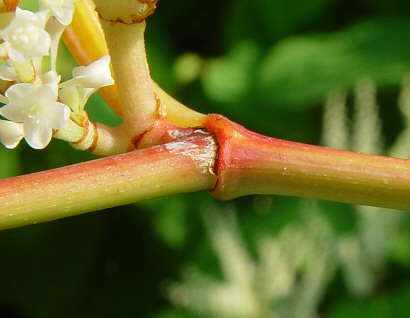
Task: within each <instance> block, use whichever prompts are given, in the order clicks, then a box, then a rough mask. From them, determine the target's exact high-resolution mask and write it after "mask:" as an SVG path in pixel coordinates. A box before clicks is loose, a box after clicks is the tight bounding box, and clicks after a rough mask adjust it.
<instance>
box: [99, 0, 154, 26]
mask: <svg viewBox="0 0 410 318" xmlns="http://www.w3.org/2000/svg"><path fill="white" fill-rule="evenodd" d="M94 2H95V5H96V11H97V12H98V14H99V15H100V16H101V17H102V19H104V20H106V21H116V22H122V23H126V24H132V23H139V22H142V21H144V20H145V19H146V18H147V17H148V16H150V15H151V14H152V13H154V11H155V8H156V3H157V2H158V0H117V1H106V0H95V1H94Z"/></svg>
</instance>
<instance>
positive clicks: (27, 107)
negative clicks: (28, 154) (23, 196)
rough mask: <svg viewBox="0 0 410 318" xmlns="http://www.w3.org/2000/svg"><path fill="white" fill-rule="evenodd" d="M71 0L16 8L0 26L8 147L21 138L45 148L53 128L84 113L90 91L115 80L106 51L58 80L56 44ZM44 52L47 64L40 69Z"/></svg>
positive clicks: (3, 137) (3, 133)
mask: <svg viewBox="0 0 410 318" xmlns="http://www.w3.org/2000/svg"><path fill="white" fill-rule="evenodd" d="M75 2H76V0H40V1H39V7H40V11H39V12H35V13H34V12H31V11H27V10H22V9H20V8H19V7H17V8H16V11H15V13H14V15H13V16H12V18H11V19H10V21H9V23H8V24H7V25H6V26H5V27H3V28H2V29H1V30H0V59H1V61H0V80H1V82H2V86H3V87H7V89H6V90H5V91H4V94H0V103H1V104H3V105H2V106H0V115H1V116H2V117H3V119H1V118H0V141H1V142H2V143H3V144H4V145H5V146H6V147H7V148H15V147H16V146H17V145H18V143H19V142H20V140H21V139H23V138H24V139H25V140H26V142H27V143H28V144H29V145H30V146H31V147H33V148H35V149H42V148H44V147H46V146H47V145H48V143H49V142H50V140H51V138H52V135H53V132H55V131H57V130H60V129H64V127H66V125H67V123H68V121H70V120H71V121H74V122H76V123H77V124H78V123H79V122H78V119H79V118H84V114H85V113H84V106H85V104H86V102H87V100H88V98H89V97H90V96H91V94H93V93H94V92H96V91H97V90H98V89H99V88H100V87H103V86H108V85H112V84H113V83H114V80H113V78H112V77H111V73H110V67H109V64H110V58H109V56H104V57H102V58H100V59H99V60H97V61H95V62H94V63H92V64H90V65H88V66H80V67H76V68H74V69H73V72H72V74H73V78H72V79H70V80H68V81H66V82H62V83H60V80H61V76H60V75H59V74H57V72H56V59H57V47H58V43H59V41H60V37H61V34H62V32H63V30H64V28H65V27H66V26H67V25H69V24H70V23H71V20H72V17H73V12H74V3H75ZM46 56H50V61H51V63H50V65H51V66H50V69H49V70H46V71H45V72H44V70H43V58H44V57H46Z"/></svg>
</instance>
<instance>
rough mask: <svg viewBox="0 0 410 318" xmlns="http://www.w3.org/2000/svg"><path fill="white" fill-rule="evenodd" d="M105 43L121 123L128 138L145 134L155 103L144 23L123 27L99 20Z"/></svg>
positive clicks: (152, 119) (122, 24) (115, 23)
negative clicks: (147, 57)
mask: <svg viewBox="0 0 410 318" xmlns="http://www.w3.org/2000/svg"><path fill="white" fill-rule="evenodd" d="M100 21H101V25H102V27H103V29H104V34H105V39H106V41H107V46H108V51H109V52H110V55H111V63H112V66H113V69H114V78H115V83H116V85H117V87H118V92H119V97H120V101H121V108H122V111H123V114H122V115H123V120H124V124H125V125H126V127H127V129H128V130H129V132H130V134H131V136H138V135H139V134H141V133H143V132H145V131H147V130H149V129H150V128H151V127H152V125H153V123H154V120H155V118H156V112H157V102H156V98H155V93H154V88H153V85H152V80H151V76H150V73H149V69H148V64H147V59H146V56H145V41H144V31H145V22H141V23H136V24H124V23H120V22H111V21H104V20H102V19H100Z"/></svg>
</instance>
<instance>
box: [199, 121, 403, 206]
mask: <svg viewBox="0 0 410 318" xmlns="http://www.w3.org/2000/svg"><path fill="white" fill-rule="evenodd" d="M205 127H206V128H207V129H208V131H209V132H211V133H214V134H215V136H216V139H217V142H218V147H219V149H218V162H217V166H216V173H217V175H218V177H219V178H218V183H217V186H216V188H215V190H214V192H213V193H214V195H215V196H216V197H217V198H219V199H222V200H229V199H232V198H236V197H239V196H243V195H249V194H281V195H292V196H302V197H310V198H318V199H325V200H334V201H340V202H346V203H353V204H363V205H374V206H381V207H388V208H397V209H410V161H409V160H404V159H396V158H391V157H383V156H375V155H369V154H363V153H355V152H350V151H342V150H335V149H330V148H325V147H319V146H312V145H305V144H301V143H296V142H289V141H284V140H279V139H275V138H269V137H265V136H262V135H259V134H256V133H254V132H251V131H249V130H247V129H245V128H244V127H242V126H240V125H238V124H236V123H233V122H231V121H229V120H228V119H226V118H224V117H223V116H220V115H209V116H208V118H207V120H206V122H205Z"/></svg>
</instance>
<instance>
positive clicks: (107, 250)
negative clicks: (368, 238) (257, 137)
mask: <svg viewBox="0 0 410 318" xmlns="http://www.w3.org/2000/svg"><path fill="white" fill-rule="evenodd" d="M34 2H35V1H23V3H24V4H25V5H32V4H33V3H34ZM409 3H410V2H409V1H406V0H394V1H383V0H358V1H353V0H348V1H345V0H299V1H286V0H259V1H251V0H235V1H234V0H224V1H218V2H215V1H212V2H206V1H202V2H195V1H189V0H180V1H160V2H159V5H158V9H157V12H156V14H155V15H154V16H152V17H150V19H149V21H148V28H147V48H148V58H149V60H150V64H151V71H152V75H153V77H154V79H155V80H156V81H157V82H159V83H160V84H161V85H162V86H163V87H164V88H165V89H166V90H168V91H169V92H170V93H171V94H173V95H174V96H176V97H177V98H178V99H180V100H181V101H183V102H184V103H185V104H187V105H190V106H192V107H193V108H195V109H197V110H199V111H202V112H205V113H211V112H218V113H221V114H224V115H226V116H228V117H230V118H231V119H233V120H235V121H238V122H240V123H242V124H244V125H245V126H247V127H249V128H250V129H253V130H255V131H258V132H260V133H264V134H267V135H272V136H275V137H280V138H286V139H290V140H297V141H301V142H309V143H314V144H318V143H319V141H320V134H321V128H320V127H321V122H322V105H323V104H324V102H325V100H326V96H327V94H328V93H329V92H330V91H331V90H334V89H339V88H340V89H344V90H346V91H347V93H348V100H349V101H350V100H351V99H352V98H353V87H354V86H355V84H356V82H357V81H358V80H359V79H360V78H361V77H363V76H370V77H371V78H373V79H374V80H375V81H376V84H377V92H378V98H379V101H380V107H381V109H380V112H381V114H382V120H383V123H382V128H383V133H384V135H385V138H386V141H387V142H389V141H390V140H393V139H394V138H395V137H396V135H397V134H398V132H399V131H400V128H401V127H402V123H401V122H400V117H399V116H398V110H397V106H396V105H397V98H398V95H399V92H400V83H401V80H402V78H403V76H404V75H405V74H406V73H407V72H409V71H410V44H409V43H410V42H409V39H410V31H409V30H410V24H409V22H408V21H409V18H410V4H409ZM61 53H62V54H63V55H64V56H65V59H64V62H63V63H62V64H60V65H59V68H60V70H61V72H62V73H63V75H64V76H65V77H69V76H70V71H69V70H70V68H71V67H72V66H73V65H74V64H73V63H74V62H73V60H72V59H71V58H69V56H68V55H67V52H66V51H64V48H61ZM187 57H188V59H187ZM181 65H182V69H181ZM184 67H185V68H190V69H189V70H185V71H184ZM88 110H89V111H90V113H91V117H92V118H93V119H95V120H99V121H103V122H105V123H108V124H116V123H118V122H119V119H118V118H116V117H115V116H114V115H113V113H112V112H111V111H110V110H109V109H108V108H107V107H106V106H105V105H104V103H103V101H102V100H101V99H100V98H99V97H95V98H93V99H92V101H91V102H90V105H89V106H88ZM348 112H349V113H350V112H352V110H351V109H350V108H349V109H348ZM388 128H389V129H388ZM390 128H391V129H390ZM387 146H389V144H388V145H387ZM90 159H93V157H92V156H91V155H89V154H86V153H82V152H78V151H75V150H73V149H71V148H70V147H69V146H68V145H66V144H65V143H62V142H59V141H53V143H52V144H51V145H50V146H49V147H48V148H47V149H46V150H43V151H34V150H32V149H30V148H29V147H27V146H26V145H25V144H24V143H22V144H21V145H20V146H19V148H18V150H13V151H11V150H6V149H4V148H2V149H0V163H1V165H0V177H2V178H4V177H9V176H14V175H19V174H23V173H30V172H35V171H40V170H45V169H50V168H54V167H57V166H64V165H68V164H72V163H76V162H80V161H84V160H90ZM301 201H303V200H301V199H295V198H282V197H259V196H257V197H247V198H240V199H237V200H234V201H232V202H228V203H221V202H216V201H215V200H214V199H213V198H212V197H211V196H210V195H209V194H207V193H196V194H190V195H179V196H175V197H171V198H162V199H158V200H151V201H147V202H142V203H138V204H133V205H129V206H124V207H118V208H114V209H109V210H106V211H102V212H98V213H91V214H87V215H83V216H76V217H73V218H68V219H64V220H60V221H55V222H51V223H48V224H38V225H35V226H28V227H25V228H20V229H15V230H9V231H4V232H1V233H0V317H10V318H11V317H16V318H20V317H21V318H23V317H29V318H37V317H38V318H40V317H41V318H43V317H124V318H125V317H155V318H188V317H189V318H193V317H203V316H200V315H198V314H197V313H195V312H193V311H189V310H187V309H182V308H178V307H175V306H174V305H173V304H172V303H171V302H170V301H169V299H168V296H167V290H168V286H169V283H170V282H171V281H176V280H179V279H180V273H181V270H182V269H183V268H184V267H185V266H186V265H187V264H195V266H197V267H198V268H200V269H201V270H202V271H203V272H206V273H208V275H210V276H212V277H215V278H217V279H221V271H220V263H219V262H220V260H219V259H218V257H217V256H216V255H215V253H214V252H213V249H212V243H211V240H210V239H209V235H208V234H207V231H206V229H205V227H204V225H203V220H202V216H201V215H202V213H201V211H204V210H206V209H208V207H210V206H212V207H215V206H217V207H218V209H219V210H220V211H222V212H221V213H223V210H229V209H233V210H235V211H238V215H237V218H238V224H239V225H238V226H239V229H240V231H241V236H242V238H243V240H244V242H245V243H246V244H247V246H248V247H249V250H250V253H251V254H252V255H255V254H256V252H255V247H254V246H253V244H254V242H255V240H256V239H258V238H259V237H261V236H262V235H265V236H268V237H271V238H276V237H277V236H278V235H279V233H281V231H282V230H284V229H286V227H287V226H288V225H289V224H291V223H295V222H301V220H302V219H303V215H302V216H301V213H300V211H301V208H300V206H301V204H300V202H301ZM320 207H321V210H322V212H323V215H324V216H325V217H326V220H327V221H328V222H329V224H330V225H331V227H332V228H333V229H334V230H335V232H336V233H338V234H339V235H340V236H343V235H350V234H351V235H353V234H354V233H355V231H356V230H357V228H358V227H359V223H358V217H357V214H356V212H355V210H354V208H353V207H351V206H347V205H340V204H334V203H327V202H322V203H320ZM408 233H410V224H409V221H408V218H407V219H406V221H403V223H402V224H401V232H400V235H398V236H397V237H394V239H393V240H392V249H391V253H390V254H388V255H387V256H386V258H385V259H383V264H384V266H383V270H382V272H381V273H378V275H377V277H376V288H375V289H373V290H372V292H371V293H370V294H367V295H366V296H362V297H356V298H355V297H353V296H351V295H350V294H349V291H348V289H347V288H346V284H345V282H344V281H343V279H341V273H340V272H339V271H337V272H336V273H335V279H333V280H332V282H331V284H330V287H328V288H327V289H326V291H325V290H323V299H322V301H321V303H320V306H319V308H318V312H319V314H320V316H321V317H331V318H345V317H348V318H355V317H383V318H385V317H386V318H387V317H410V312H409V310H408V308H409V307H408V303H409V300H410V248H409V246H410V235H409V234H408ZM264 317H265V316H261V318H264ZM290 318H293V317H290Z"/></svg>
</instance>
